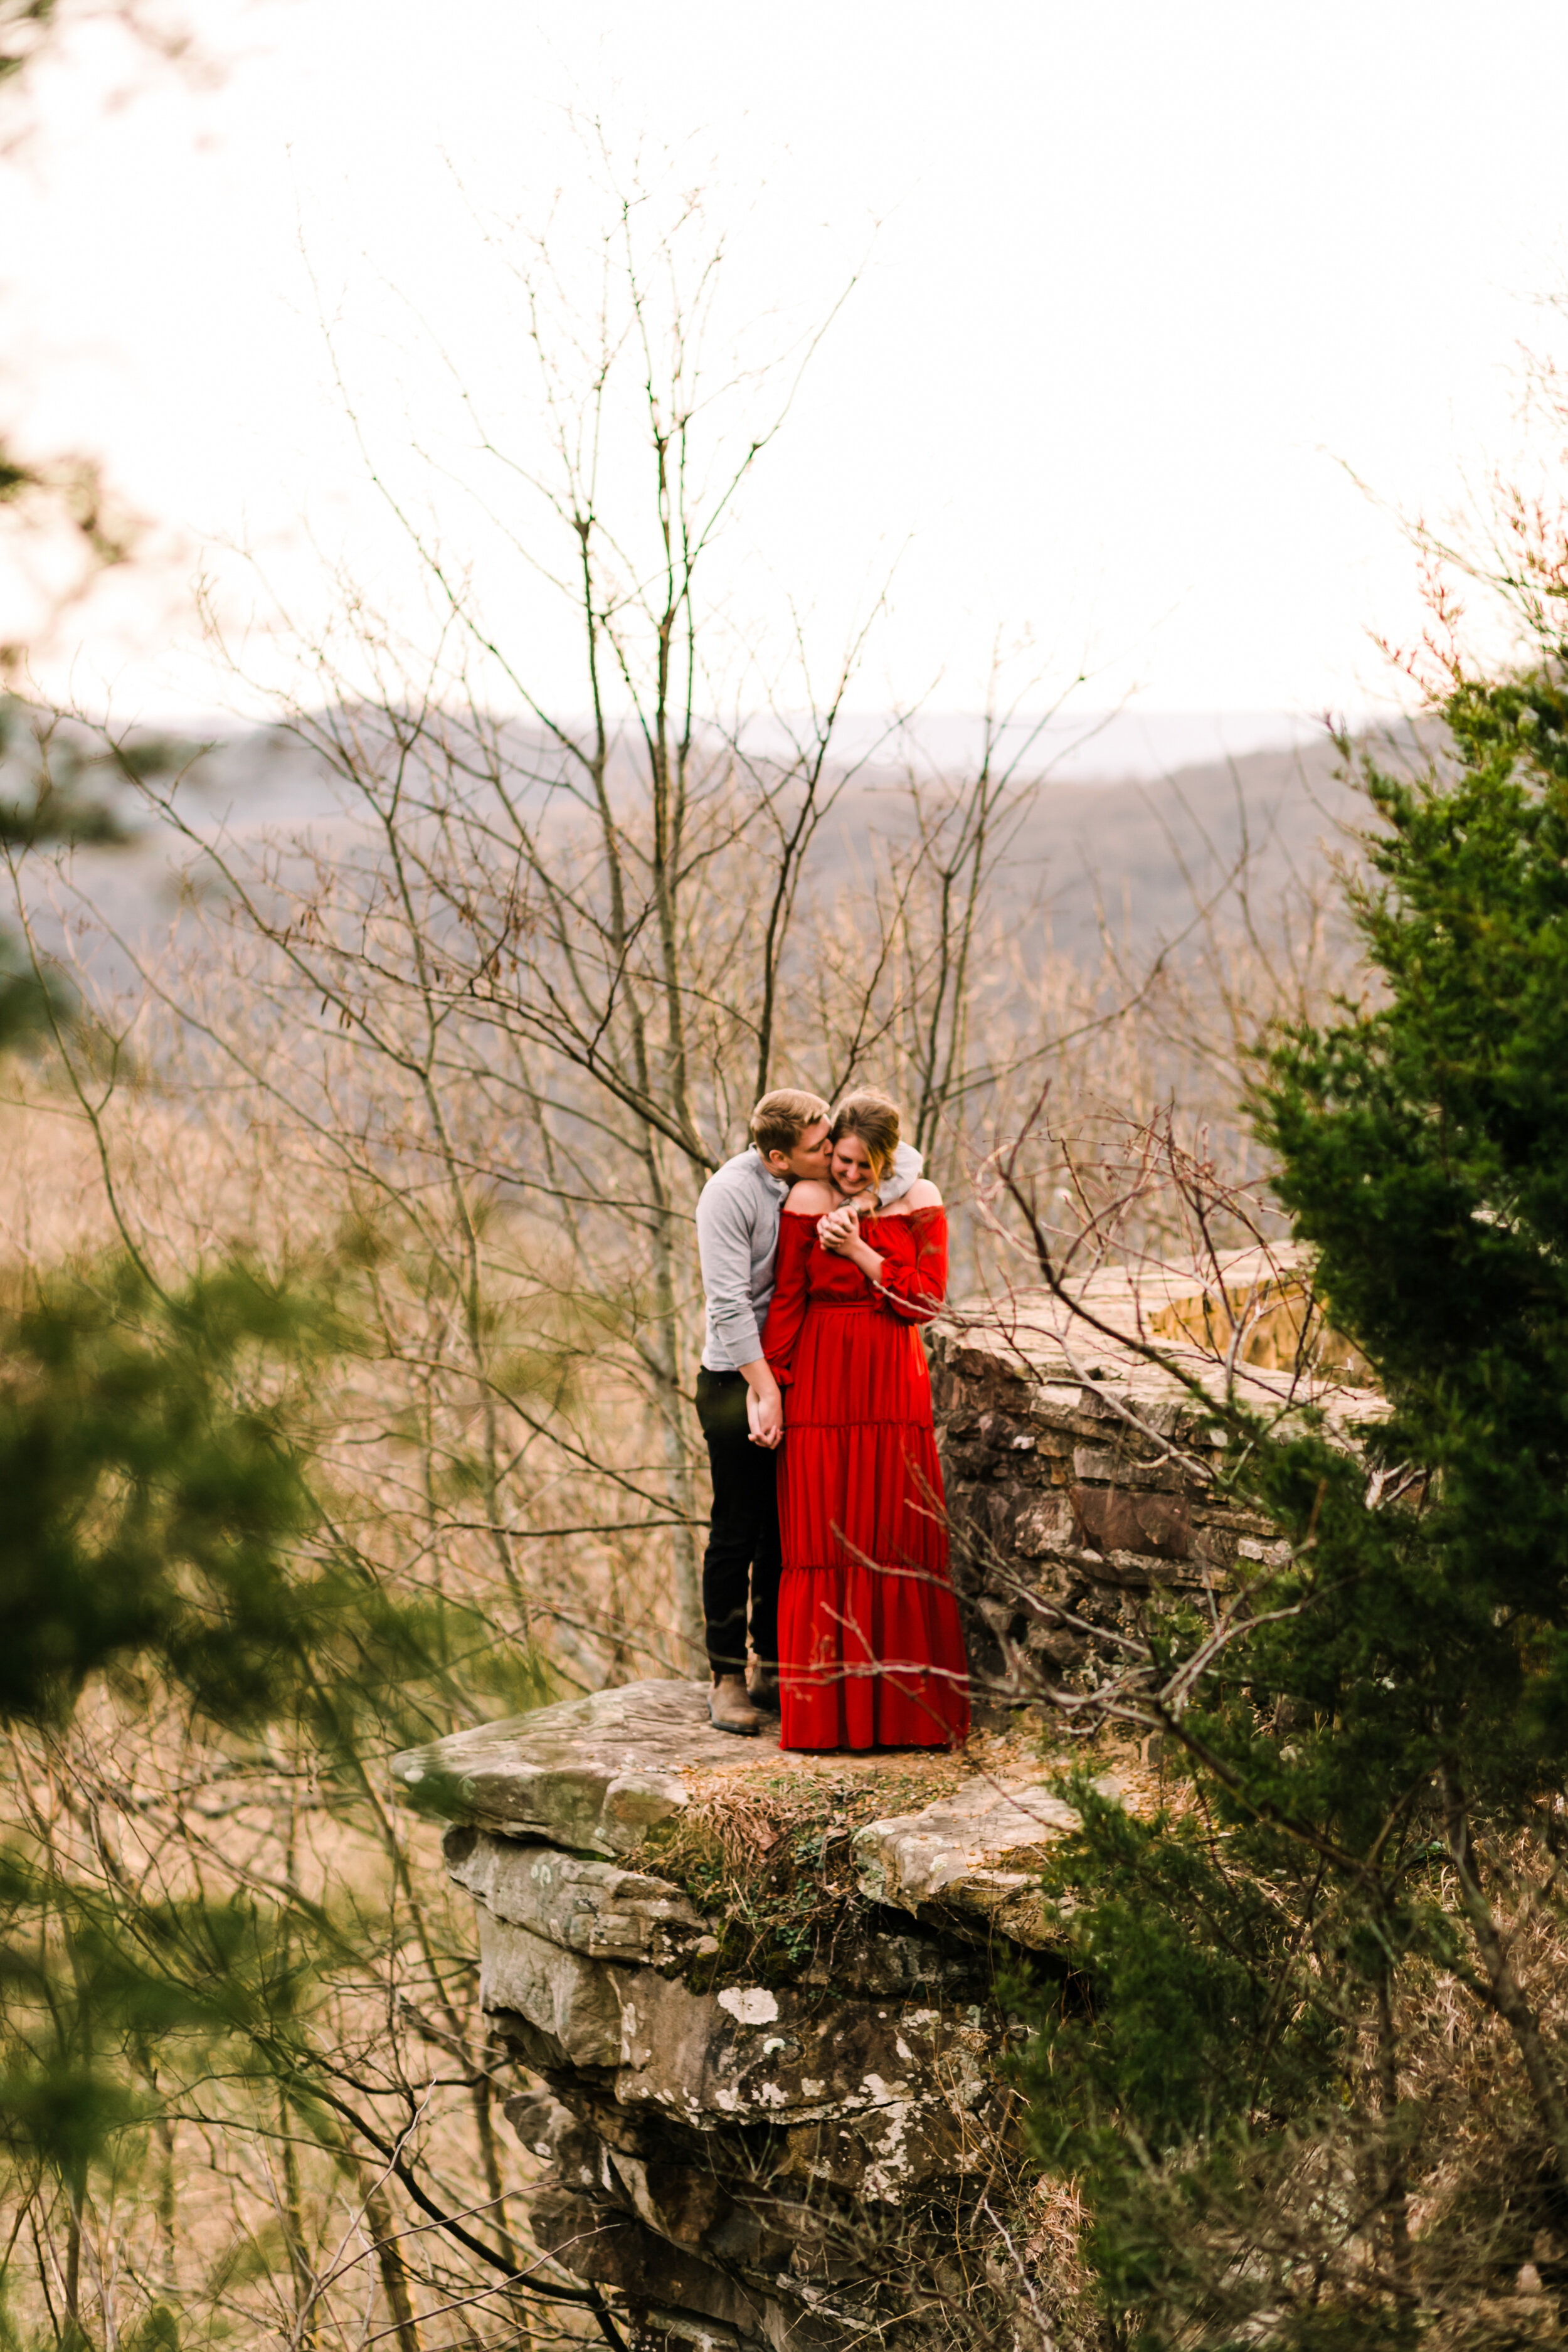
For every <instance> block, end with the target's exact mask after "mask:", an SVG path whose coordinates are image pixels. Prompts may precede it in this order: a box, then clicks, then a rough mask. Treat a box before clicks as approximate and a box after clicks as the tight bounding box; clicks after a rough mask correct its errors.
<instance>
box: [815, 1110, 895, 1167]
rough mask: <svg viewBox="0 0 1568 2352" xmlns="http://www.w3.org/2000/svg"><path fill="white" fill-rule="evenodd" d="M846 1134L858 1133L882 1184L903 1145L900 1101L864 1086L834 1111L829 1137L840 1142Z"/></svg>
mask: <svg viewBox="0 0 1568 2352" xmlns="http://www.w3.org/2000/svg"><path fill="white" fill-rule="evenodd" d="M846 1135H854V1136H858V1138H859V1139H860V1141H861V1142H862V1143H863V1144H864V1145H865V1147H866V1156H867V1158H868V1160H870V1162H871V1172H872V1174H873V1175H874V1176H875V1177H876V1179H877V1181H878V1183H880V1182H881V1181H882V1179H883V1177H884V1176H886V1174H887V1172H888V1171H889V1168H890V1167H891V1166H892V1164H893V1154H894V1152H895V1151H897V1150H898V1148H899V1106H898V1104H897V1103H896V1102H891V1101H889V1098H888V1097H887V1096H886V1095H879V1093H878V1092H877V1090H876V1088H875V1087H862V1088H861V1089H860V1091H859V1092H858V1094H853V1095H846V1096H845V1097H844V1099H843V1101H842V1102H841V1103H840V1104H839V1106H838V1108H837V1110H836V1111H835V1112H834V1114H833V1125H832V1126H831V1127H830V1128H829V1129H828V1130H827V1139H828V1141H829V1142H830V1143H837V1142H838V1141H839V1140H840V1139H841V1138H842V1137H844V1136H846Z"/></svg>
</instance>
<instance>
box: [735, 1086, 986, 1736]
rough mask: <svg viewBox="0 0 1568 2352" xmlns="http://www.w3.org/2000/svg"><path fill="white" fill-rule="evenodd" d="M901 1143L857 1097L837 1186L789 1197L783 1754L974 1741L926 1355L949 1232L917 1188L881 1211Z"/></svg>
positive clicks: (783, 1240)
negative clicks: (924, 1343)
mask: <svg viewBox="0 0 1568 2352" xmlns="http://www.w3.org/2000/svg"><path fill="white" fill-rule="evenodd" d="M898 1141H899V1114H898V1111H897V1110H896V1108H894V1106H893V1105H892V1104H891V1103H890V1102H889V1101H888V1100H887V1099H886V1097H883V1096H880V1095H870V1094H860V1095H852V1096H850V1097H849V1098H848V1099H847V1101H846V1102H845V1103H843V1104H842V1105H841V1106H840V1108H839V1110H838V1114H837V1118H835V1120H834V1123H833V1128H832V1142H833V1159H832V1163H831V1167H830V1171H829V1172H830V1175H831V1179H832V1181H831V1184H830V1185H828V1184H818V1183H813V1182H805V1183H800V1184H796V1185H795V1186H794V1187H793V1189H792V1190H791V1192H790V1194H789V1197H788V1199H787V1200H786V1201H785V1202H784V1217H783V1219H782V1222H781V1227H780V1232H779V1255H778V1268H777V1276H776V1283H775V1287H774V1290H773V1306H772V1308H771V1310H770V1312H769V1315H768V1321H767V1328H766V1330H765V1332H764V1333H763V1352H764V1354H765V1355H766V1357H767V1359H768V1361H769V1363H770V1364H771V1365H772V1366H773V1371H774V1373H775V1375H776V1377H777V1379H778V1382H779V1386H780V1387H781V1389H783V1391H784V1450H783V1454H782V1457H781V1464H782V1466H781V1469H780V1475H779V1526H780V1531H781V1534H782V1537H783V1540H784V1580H783V1583H782V1584H781V1586H780V1589H779V1684H780V1700H781V1713H782V1717H783V1723H782V1728H781V1733H780V1744H781V1745H782V1746H783V1747H784V1748H947V1747H954V1746H956V1745H957V1744H958V1742H959V1741H960V1740H962V1739H963V1738H964V1737H965V1736H966V1734H967V1732H968V1729H969V1676H968V1673H967V1669H966V1666H965V1662H964V1652H963V1633H962V1632H961V1631H960V1628H959V1622H958V1607H957V1603H956V1602H955V1601H954V1600H953V1596H952V1583H951V1581H950V1580H949V1575H948V1562H947V1521H946V1516H945V1511H944V1507H943V1502H942V1471H941V1469H940V1467H939V1465H938V1463H937V1456H936V1437H935V1433H934V1431H933V1429H932V1427H931V1375H930V1373H929V1371H928V1370H927V1369H926V1360H925V1349H923V1348H922V1347H921V1337H920V1326H921V1324H922V1323H928V1322H930V1320H931V1318H932V1317H933V1316H934V1315H935V1314H936V1313H937V1311H938V1309H939V1308H940V1307H941V1306H942V1297H943V1295H944V1293H945V1291H946V1288H947V1218H946V1216H945V1214H944V1213H943V1210H942V1195H941V1193H940V1192H938V1191H937V1189H936V1186H935V1185H934V1184H930V1183H927V1182H926V1181H924V1180H923V1179H921V1181H919V1182H917V1183H916V1184H914V1185H913V1186H912V1187H911V1188H910V1191H909V1192H908V1193H907V1194H906V1195H905V1196H904V1198H903V1199H902V1200H901V1201H899V1202H896V1203H895V1204H894V1205H893V1206H892V1207H890V1208H888V1209H879V1208H878V1206H877V1186H878V1184H879V1182H880V1181H881V1178H882V1176H883V1174H884V1173H885V1171H886V1170H887V1168H888V1166H889V1163H890V1161H891V1160H892V1156H893V1153H894V1151H895V1150H897V1148H898Z"/></svg>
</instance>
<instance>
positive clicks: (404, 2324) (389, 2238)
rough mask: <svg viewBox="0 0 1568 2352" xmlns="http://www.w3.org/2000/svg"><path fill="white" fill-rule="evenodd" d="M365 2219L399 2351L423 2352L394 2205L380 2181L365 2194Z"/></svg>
mask: <svg viewBox="0 0 1568 2352" xmlns="http://www.w3.org/2000/svg"><path fill="white" fill-rule="evenodd" d="M364 2218H365V2223H366V2226H367V2228H368V2229H369V2231H370V2234H371V2237H372V2239H373V2240H374V2244H375V2263H376V2268H377V2269H378V2270H379V2272H380V2273H381V2291H382V2293H383V2294H384V2295H385V2297H386V2307H387V2310H388V2311H389V2312H390V2313H391V2315H392V2325H393V2330H394V2332H395V2335H396V2337H397V2352H424V2347H423V2346H422V2344H421V2341H420V2336H419V2319H418V2315H417V2314H416V2311H415V2308H414V2304H413V2300H412V2298H411V2296H410V2294H409V2292H408V2273H407V2270H406V2269H405V2266H404V2261H403V2255H402V2252H401V2251H400V2250H399V2247H398V2243H397V2236H396V2232H395V2228H394V2226H393V2219H392V2207H391V2204H390V2202H389V2201H388V2199H387V2195H386V2191H385V2189H384V2188H383V2187H382V2186H381V2184H380V2183H379V2182H377V2184H376V2186H375V2187H374V2189H368V2190H367V2191H366V2193H365V2200H364Z"/></svg>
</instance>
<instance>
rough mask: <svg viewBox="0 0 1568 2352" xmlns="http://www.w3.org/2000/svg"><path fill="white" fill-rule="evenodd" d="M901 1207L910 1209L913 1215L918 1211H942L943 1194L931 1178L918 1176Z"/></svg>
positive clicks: (900, 1204)
mask: <svg viewBox="0 0 1568 2352" xmlns="http://www.w3.org/2000/svg"><path fill="white" fill-rule="evenodd" d="M899 1206H900V1209H908V1210H909V1211H910V1213H911V1214H912V1213H913V1212H914V1211H915V1210H916V1209H940V1208H941V1206H942V1194H941V1193H940V1192H938V1190H937V1188H936V1186H935V1185H934V1184H933V1183H932V1182H931V1179H930V1177H929V1176H917V1177H916V1178H915V1181H914V1182H913V1183H912V1184H911V1185H910V1189H909V1191H908V1192H906V1193H905V1194H904V1197H903V1199H902V1200H901V1201H900V1202H899Z"/></svg>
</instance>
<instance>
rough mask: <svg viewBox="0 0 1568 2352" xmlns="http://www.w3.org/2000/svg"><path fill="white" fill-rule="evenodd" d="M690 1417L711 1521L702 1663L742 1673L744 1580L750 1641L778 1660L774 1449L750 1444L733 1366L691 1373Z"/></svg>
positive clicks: (742, 1390) (741, 1386) (741, 1384)
mask: <svg viewBox="0 0 1568 2352" xmlns="http://www.w3.org/2000/svg"><path fill="white" fill-rule="evenodd" d="M697 1418H698V1420H699V1421H700V1423H702V1434H703V1436H704V1437H705V1438H706V1439H707V1441H708V1460H709V1464H710V1467H711V1469H712V1472H713V1524H712V1526H711V1528H710V1530H709V1534H708V1549H707V1551H706V1552H705V1553H704V1555H703V1559H702V1613H703V1616H704V1617H705V1618H706V1619H707V1622H708V1662H709V1664H710V1666H711V1667H712V1669H713V1671H714V1673H715V1674H716V1675H743V1674H744V1673H745V1671H746V1597H747V1588H748V1585H749V1587H750V1591H751V1603H752V1608H751V1631H752V1649H753V1650H754V1651H755V1652H756V1654H757V1655H758V1657H759V1658H760V1659H762V1660H763V1662H764V1663H765V1664H768V1665H770V1666H771V1665H774V1664H777V1661H778V1654H779V1574H780V1570H781V1569H782V1566H783V1561H782V1559H781V1557H780V1552H779V1500H778V1455H777V1454H774V1453H772V1452H770V1451H769V1449H768V1447H767V1446H765V1445H753V1444H752V1439H751V1434H750V1432H749V1429H748V1426H747V1422H746V1383H745V1381H743V1380H742V1377H741V1375H740V1373H739V1372H710V1371H708V1370H702V1371H700V1372H699V1373H698V1375H697Z"/></svg>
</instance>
